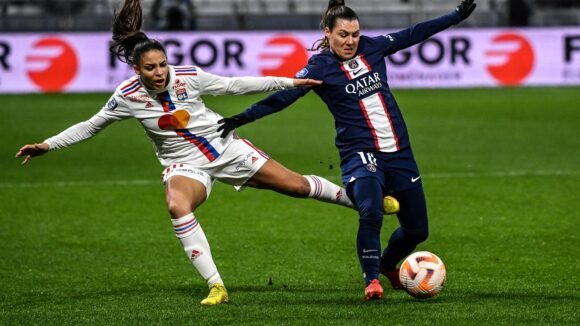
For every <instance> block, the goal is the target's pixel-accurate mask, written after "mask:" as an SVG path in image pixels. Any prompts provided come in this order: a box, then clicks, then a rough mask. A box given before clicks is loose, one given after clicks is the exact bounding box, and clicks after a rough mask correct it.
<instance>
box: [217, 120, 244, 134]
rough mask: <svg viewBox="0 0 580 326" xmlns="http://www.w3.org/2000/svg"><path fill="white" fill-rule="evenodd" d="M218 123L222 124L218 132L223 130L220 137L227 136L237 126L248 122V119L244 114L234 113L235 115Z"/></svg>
mask: <svg viewBox="0 0 580 326" xmlns="http://www.w3.org/2000/svg"><path fill="white" fill-rule="evenodd" d="M218 123H219V124H220V126H219V127H218V129H217V132H220V131H222V130H223V131H222V134H221V135H220V137H222V138H226V136H227V135H228V134H229V133H230V132H232V131H233V130H234V129H236V128H237V127H240V126H243V125H245V124H246V123H248V122H247V121H246V119H245V118H244V116H242V115H240V114H238V115H234V116H233V117H229V118H223V119H221V120H218Z"/></svg>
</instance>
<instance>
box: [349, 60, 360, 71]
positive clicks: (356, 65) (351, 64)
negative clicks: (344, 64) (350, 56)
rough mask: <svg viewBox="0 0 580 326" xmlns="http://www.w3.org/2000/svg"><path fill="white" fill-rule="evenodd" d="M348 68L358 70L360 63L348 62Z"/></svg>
mask: <svg viewBox="0 0 580 326" xmlns="http://www.w3.org/2000/svg"><path fill="white" fill-rule="evenodd" d="M348 67H349V68H350V69H356V68H358V61H356V59H355V60H351V61H349V62H348Z"/></svg>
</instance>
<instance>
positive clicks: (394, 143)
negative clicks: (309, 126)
mask: <svg viewBox="0 0 580 326" xmlns="http://www.w3.org/2000/svg"><path fill="white" fill-rule="evenodd" d="M460 20H461V18H460V16H459V14H458V13H457V11H453V12H452V13H450V14H447V15H445V16H442V17H439V18H436V19H433V20H430V21H426V22H424V23H420V24H417V25H415V26H412V27H411V28H408V29H405V30H402V31H399V32H397V33H392V34H388V35H381V36H377V37H367V36H361V37H360V41H359V45H358V49H357V52H356V55H355V56H354V57H353V58H352V59H350V60H346V61H343V60H341V59H340V58H338V57H337V56H335V55H334V54H333V53H332V52H331V51H328V50H327V51H322V52H321V53H319V54H316V55H314V56H312V57H311V58H310V60H309V62H308V65H307V66H306V67H304V69H302V70H301V71H300V72H298V74H297V78H312V79H318V80H322V81H323V84H322V85H320V86H315V87H304V88H300V89H295V90H288V91H281V92H277V93H275V94H273V95H271V96H270V97H268V98H266V99H264V100H262V101H260V102H258V103H256V104H254V105H253V106H252V107H250V108H249V109H248V110H246V111H245V112H244V113H243V115H244V116H245V118H246V120H248V121H253V120H255V119H257V118H260V117H263V116H265V115H267V114H271V113H274V112H276V111H279V110H281V109H283V108H285V107H287V106H289V105H290V104H292V103H293V102H294V101H296V100H297V99H298V98H300V97H301V96H304V95H305V94H306V93H307V92H308V91H310V90H314V91H315V92H316V94H317V95H318V96H320V98H321V99H322V100H323V101H324V103H326V105H327V107H328V109H329V110H330V112H331V113H332V115H333V116H334V120H335V126H336V147H337V148H338V150H339V152H340V156H341V159H343V160H344V159H345V158H347V157H349V156H351V155H353V154H355V153H357V152H365V153H369V152H383V153H395V152H400V153H401V154H403V153H404V152H407V151H408V152H409V155H411V157H412V154H410V143H409V136H408V133H407V127H406V126H405V122H404V120H403V116H402V115H401V111H400V110H399V106H398V105H397V102H396V101H395V98H394V97H393V95H392V93H391V91H390V89H389V85H388V82H387V70H386V65H385V59H384V58H385V57H386V56H388V55H391V54H393V53H395V52H397V51H399V50H402V49H405V48H407V47H409V46H412V45H414V44H417V43H419V42H422V41H424V40H426V39H427V38H429V37H430V36H431V35H433V34H435V33H437V32H440V31H442V30H444V29H446V28H448V27H450V26H451V25H453V24H456V23H458V22H459V21H460Z"/></svg>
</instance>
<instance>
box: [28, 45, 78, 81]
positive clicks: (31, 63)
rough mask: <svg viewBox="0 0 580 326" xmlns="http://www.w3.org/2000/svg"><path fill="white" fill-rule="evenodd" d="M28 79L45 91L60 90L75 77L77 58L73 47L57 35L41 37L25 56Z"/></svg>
mask: <svg viewBox="0 0 580 326" xmlns="http://www.w3.org/2000/svg"><path fill="white" fill-rule="evenodd" d="M26 66H27V70H28V77H29V78H30V80H31V81H32V82H33V83H34V84H35V85H36V86H38V87H39V88H40V89H41V90H43V91H45V92H60V91H62V90H64V89H65V87H66V86H67V85H68V84H69V83H70V82H71V81H72V80H73V79H74V78H75V77H76V75H77V72H78V58H77V54H76V52H75V50H74V49H73V47H72V46H71V45H70V44H69V43H68V42H66V41H65V40H63V39H61V38H58V37H47V38H42V39H40V40H38V41H37V42H35V43H34V44H33V45H32V53H30V54H28V56H27V57H26Z"/></svg>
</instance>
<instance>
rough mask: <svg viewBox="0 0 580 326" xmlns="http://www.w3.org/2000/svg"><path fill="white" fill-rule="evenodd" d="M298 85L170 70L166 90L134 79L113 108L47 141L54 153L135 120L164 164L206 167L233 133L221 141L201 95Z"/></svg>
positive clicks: (115, 99) (280, 80)
mask: <svg viewBox="0 0 580 326" xmlns="http://www.w3.org/2000/svg"><path fill="white" fill-rule="evenodd" d="M292 87H293V80H292V79H289V78H283V77H237V78H236V77H234V78H228V77H221V76H216V75H213V74H210V73H207V72H205V71H203V70H202V69H200V68H198V67H193V66H189V67H185V66H179V67H173V66H169V83H168V85H167V87H166V88H165V89H163V90H161V91H152V90H148V89H146V88H145V86H144V85H143V83H142V82H141V80H140V78H139V77H138V76H134V77H132V78H130V79H128V80H126V81H124V82H123V83H121V85H120V86H119V87H117V89H116V90H115V93H114V94H113V96H111V98H110V99H109V101H108V102H107V104H106V105H105V106H104V107H103V108H102V109H101V111H99V112H98V113H97V114H95V115H94V116H93V117H92V118H90V119H89V120H87V121H84V122H81V123H79V124H76V125H74V126H72V127H70V128H68V129H67V130H65V131H63V132H61V133H60V134H58V135H56V136H54V137H51V138H49V139H47V140H45V141H44V142H45V143H47V144H48V145H49V148H50V149H51V150H53V149H57V148H62V147H66V146H69V145H72V144H75V143H78V142H80V141H83V140H85V139H88V138H90V137H92V136H94V135H96V134H97V133H98V132H99V131H100V130H102V129H103V128H105V127H106V126H108V125H109V124H111V123H112V122H114V121H118V120H123V119H126V118H130V117H134V118H136V119H137V120H139V122H140V123H141V125H142V126H143V128H144V129H145V132H146V133H147V135H148V136H149V138H150V139H151V140H152V142H153V145H154V148H155V152H156V154H157V157H158V158H159V161H160V162H161V164H162V165H163V166H166V167H167V166H170V165H172V164H176V163H188V164H191V165H193V166H203V165H204V164H207V163H208V162H213V161H214V160H216V159H217V158H218V157H219V156H220V154H221V153H223V151H224V150H225V149H226V148H227V147H228V146H229V144H231V142H232V140H233V133H230V135H228V136H227V137H226V138H221V137H220V134H219V133H218V132H217V128H218V123H217V121H218V120H220V119H221V118H222V116H220V115H219V114H217V113H215V112H213V111H212V110H210V109H208V108H207V107H206V106H205V104H204V103H203V101H202V100H201V98H200V96H201V95H224V94H232V95H233V94H250V93H259V92H268V91H275V90H283V89H288V88H292Z"/></svg>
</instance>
